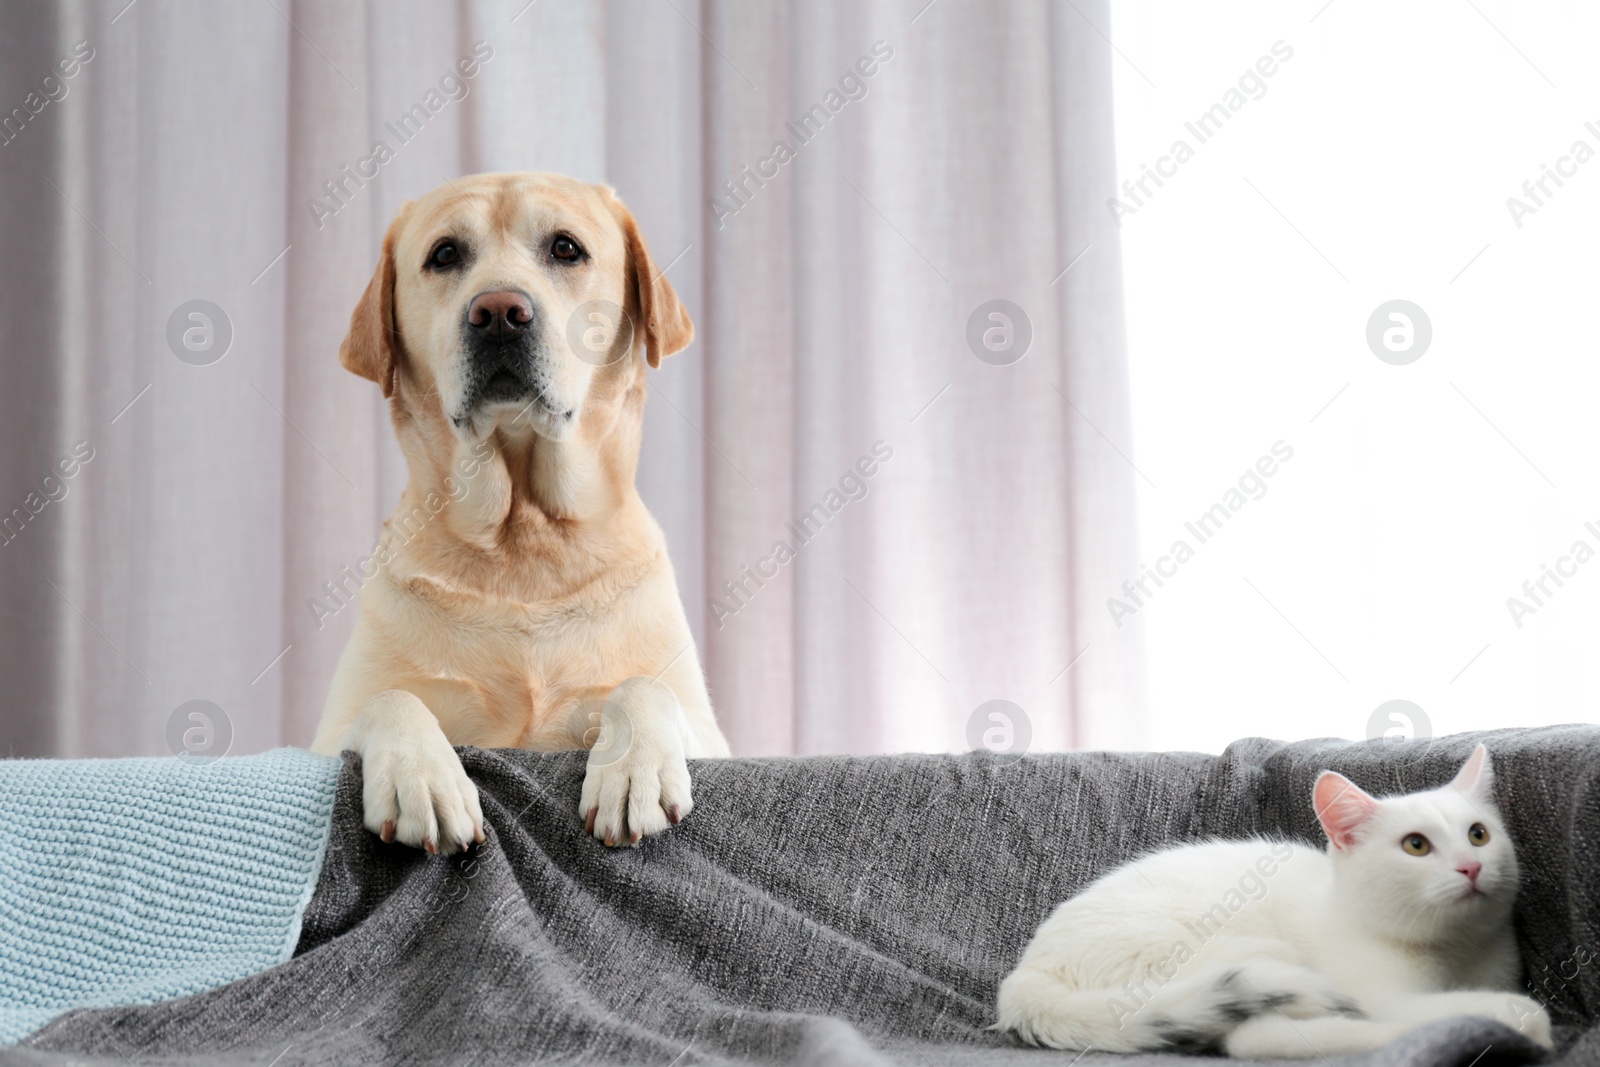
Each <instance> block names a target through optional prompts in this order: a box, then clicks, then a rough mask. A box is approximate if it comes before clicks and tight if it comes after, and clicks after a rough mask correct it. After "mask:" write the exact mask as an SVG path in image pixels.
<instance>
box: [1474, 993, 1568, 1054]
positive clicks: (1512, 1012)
mask: <svg viewBox="0 0 1600 1067" xmlns="http://www.w3.org/2000/svg"><path fill="white" fill-rule="evenodd" d="M1486 995H1488V996H1493V997H1494V998H1495V1000H1496V1001H1497V1002H1498V1005H1497V1012H1496V1014H1494V1015H1491V1016H1490V1018H1493V1019H1498V1020H1499V1021H1500V1022H1503V1023H1505V1024H1506V1025H1507V1026H1509V1027H1511V1029H1513V1030H1515V1031H1516V1032H1517V1033H1519V1034H1521V1035H1522V1036H1523V1037H1526V1038H1527V1039H1528V1040H1530V1041H1532V1042H1534V1043H1535V1044H1538V1045H1542V1046H1544V1047H1545V1048H1554V1047H1555V1042H1554V1040H1553V1039H1552V1038H1551V1036H1550V1013H1549V1012H1547V1011H1545V1010H1544V1005H1542V1004H1540V1003H1539V1002H1538V1001H1537V1000H1534V999H1533V998H1532V997H1525V996H1522V995H1521V994H1519V993H1493V994H1486Z"/></svg>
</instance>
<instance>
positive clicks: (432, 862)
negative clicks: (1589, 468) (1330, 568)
mask: <svg viewBox="0 0 1600 1067" xmlns="http://www.w3.org/2000/svg"><path fill="white" fill-rule="evenodd" d="M1478 740H1483V741H1485V742H1487V744H1488V745H1489V748H1490V749H1491V751H1492V752H1493V753H1494V757H1495V770H1496V778H1497V783H1498V790H1499V799H1500V805H1501V808H1502V810H1503V811H1504V813H1505V815H1506V817H1507V819H1508V821H1509V823H1510V826H1511V829H1512V832H1513V834H1514V835H1515V837H1516V841H1517V845H1518V851H1519V854H1520V856H1521V858H1522V861H1523V868H1524V872H1525V873H1524V884H1523V889H1522V895H1521V898H1520V903H1519V906H1518V909H1517V921H1518V926H1519V930H1520V934H1521V939H1522V944H1523V951H1524V956H1525V959H1526V961H1527V964H1528V975H1529V981H1530V986H1531V990H1532V992H1533V994H1534V995H1535V996H1537V997H1538V998H1539V999H1540V1000H1541V1001H1543V1002H1545V1003H1546V1004H1548V1005H1549V1007H1550V1009H1551V1010H1552V1012H1553V1014H1554V1016H1555V1018H1556V1021H1557V1022H1558V1024H1560V1026H1559V1029H1558V1034H1559V1038H1560V1040H1561V1042H1562V1051H1561V1054H1560V1055H1559V1056H1558V1062H1560V1063H1562V1064H1600V1028H1597V1027H1596V1026H1595V1022H1596V1009H1597V1008H1600V943H1597V940H1596V936H1595V933H1596V931H1595V925H1594V924H1595V921H1596V919H1600V914H1597V911H1596V902H1597V897H1600V862H1597V858H1596V857H1597V847H1600V840H1597V838H1600V794H1597V790H1596V783H1597V780H1600V775H1597V768H1600V729H1594V728H1587V727H1559V728H1550V729H1541V730H1506V731H1498V732H1494V733H1489V734H1481V735H1463V736H1460V737H1452V738H1446V739H1441V740H1438V741H1436V742H1433V743H1432V744H1431V745H1428V744H1426V743H1419V742H1410V743H1405V744H1399V745H1396V744H1393V743H1385V742H1366V743H1362V744H1348V743H1344V742H1331V741H1308V742H1301V743H1297V744H1283V743H1280V742H1273V741H1264V740H1257V739H1253V740H1247V741H1241V742H1238V743H1236V744H1234V745H1232V746H1230V747H1229V749H1228V750H1227V751H1226V752H1225V753H1224V754H1223V755H1221V756H1219V757H1213V756H1204V755H1198V754H1189V753H1179V754H1148V755H1110V754H1103V753H1082V754H1066V755H1046V756H1035V757H1028V758H1025V759H1022V760H1021V761H1016V762H1007V761H1004V760H1001V759H998V758H995V757H992V756H989V755H972V756H897V757H882V758H805V759H743V760H727V761H707V762H701V763H698V764H697V765H696V766H695V767H694V776H695V800H696V806H695V811H694V814H693V815H692V816H690V818H689V819H687V820H686V821H685V822H684V824H683V825H682V826H680V827H678V828H677V829H675V830H673V831H671V832H670V833H667V834H665V835H663V836H661V837H659V838H656V839H653V840H650V841H647V842H646V843H644V844H643V845H642V846H641V847H639V848H636V849H631V850H619V851H608V850H606V849H604V848H602V847H600V846H599V845H597V844H596V843H595V842H594V841H593V840H591V839H590V838H587V837H585V836H584V835H583V833H582V826H581V824H580V822H579V820H578V818H577V815H576V808H577V797H578V788H579V784H580V782H581V780H582V775H583V757H582V755H581V754H578V753H568V754H560V755H540V754H534V753H526V752H518V751H483V750H478V749H465V750H463V758H464V760H465V762H466V766H467V770H468V771H469V772H470V773H471V775H472V777H473V778H474V779H475V780H476V781H477V783H478V785H479V787H480V789H481V790H482V793H483V807H484V814H485V816H486V817H487V820H488V823H489V826H490V831H489V843H488V844H487V845H486V846H484V847H482V848H480V849H479V850H478V851H477V853H475V854H474V855H471V856H468V857H455V858H450V859H445V858H431V857H428V856H426V855H424V854H422V853H419V852H415V851H412V850H409V849H405V848H401V847H398V846H386V845H383V844H381V843H380V842H378V841H377V840H376V839H375V838H374V837H373V836H371V835H370V834H368V833H367V832H366V831H365V830H363V829H362V827H361V820H360V815H359V810H358V806H359V798H360V796H361V786H360V771H359V767H358V766H357V765H354V764H347V765H346V767H345V769H344V772H343V779H342V780H341V782H340V788H339V798H338V801H337V803H336V805H335V812H334V828H333V844H332V845H331V851H330V853H329V856H328V860H327V864H326V866H325V868H324V870H323V873H322V877H321V882H320V885H319V888H318V890H317V893H316V896H315V898H314V900H313V901H312V903H311V905H310V908H309V910H308V911H307V914H306V916H305V924H304V933H303V937H302V941H301V944H300V948H299V951H298V953H297V954H296V956H295V958H294V959H292V960H291V961H290V962H288V963H286V964H284V965H282V966H280V967H276V968H274V969H272V970H270V971H267V972H265V973H262V974H258V975H255V976H253V977H250V978H246V979H244V980H242V981H238V982H235V983H233V984H231V985H228V986H224V987H222V988H220V989H216V990H213V991H211V992H209V993H203V994H200V995H198V996H193V997H188V998H185V999H182V1000H176V1001H168V1002H165V1003H161V1004H156V1005H150V1006H144V1007H131V1008H115V1009H101V1010H96V1011H79V1012H74V1013H72V1014H69V1015H66V1016H63V1017H62V1018H60V1019H58V1020H56V1021H55V1022H54V1023H52V1024H50V1025H49V1026H47V1027H46V1028H45V1029H43V1030H42V1031H40V1032H39V1033H37V1034H35V1035H34V1036H32V1037H31V1038H29V1039H28V1040H27V1041H26V1042H24V1043H23V1044H22V1045H21V1046H18V1047H16V1048H12V1049H5V1050H0V1064H5V1065H11V1064H69V1063H78V1064H81V1063H91V1062H92V1063H103V1064H125V1063H137V1064H167V1063H171V1064H176V1063H184V1064H255V1065H259V1067H268V1065H272V1067H290V1065H293V1064H330V1065H332V1064H337V1065H350V1064H377V1063H393V1064H443V1063H463V1064H469V1063H470V1064H502V1063H503V1064H525V1063H552V1064H557V1063H559V1064H608V1065H609V1064H629V1065H632V1064H638V1065H648V1067H692V1065H710V1064H723V1065H732V1064H782V1065H795V1067H799V1065H808V1067H809V1065H817V1067H884V1065H889V1064H898V1065H909V1067H946V1065H951V1067H953V1065H965V1064H974V1065H976V1064H984V1065H989V1064H996V1065H1009V1064H1039V1065H1056V1067H1067V1065H1068V1064H1070V1063H1072V1062H1073V1056H1074V1054H1071V1053H1059V1052H1046V1051H1039V1050H1031V1049H1023V1048H1019V1047H1016V1046H1014V1045H1012V1044H1011V1043H1010V1042H1009V1041H1008V1040H1007V1039H1006V1038H1005V1037H1003V1036H1001V1035H999V1034H997V1033H994V1032H992V1031H990V1030H988V1029H986V1028H987V1027H988V1025H989V1024H990V1022H991V1021H992V1016H993V1005H994V996H995V989H996V986H997V984H998V983H999V981H1000V979H1001V977H1003V976H1004V975H1005V973H1006V972H1007V971H1008V970H1009V969H1010V968H1011V966H1012V965H1013V964H1014V963H1015V961H1016V959H1017V957H1018V955H1019V953H1020V951H1021V949H1022V947H1023V945H1024V944H1025V943H1026V942H1027V940H1028V938H1029V937H1030V936H1031V934H1032V933H1033V931H1034V929H1035V927H1036V926H1037V925H1038V924H1039V922H1040V921H1041V920H1042V919H1043V918H1044V917H1045V915H1046V914H1047V913H1048V912H1049V911H1050V909H1051V908H1052V907H1053V906H1054V905H1055V904H1056V903H1057V902H1058V901H1060V900H1061V899H1063V898H1065V897H1067V896H1069V895H1070V894H1072V893H1073V892H1074V891H1076V890H1078V889H1079V888H1081V887H1082V886H1083V885H1085V884H1086V883H1087V882H1089V881H1090V880H1091V879H1093V878H1094V877H1095V876H1096V875H1098V874H1099V873H1101V872H1102V871H1104V870H1106V869H1107V868H1109V867H1112V866H1114V865H1116V864H1119V863H1122V862H1123V861H1125V860H1128V859H1130V858H1132V857H1134V856H1137V855H1139V854H1140V853H1141V852H1144V851H1146V850H1149V849H1151V848H1154V847H1156V846H1159V845H1163V844H1166V843H1169V842H1176V841H1192V840H1196V839H1200V838H1206V837H1211V836H1223V837H1231V836H1242V835H1248V834H1269V835H1285V836H1288V837H1291V838H1298V839H1300V840H1303V841H1307V842H1318V843H1320V841H1319V831H1318V830H1317V826H1316V822H1315V820H1314V818H1313V816H1312V813H1311V810H1310V803H1309V796H1310V791H1311V783H1312V780H1313V778H1314V777H1315V775H1316V773H1317V772H1318V771H1320V770H1321V769H1323V768H1325V767H1331V768H1334V769H1336V770H1339V771H1342V772H1344V773H1345V774H1348V775H1349V776H1350V777H1351V778H1353V779H1355V780H1356V781H1357V782H1358V783H1359V784H1361V785H1362V786H1364V787H1366V788H1367V789H1369V790H1372V791H1375V792H1400V791H1406V790H1412V789H1419V788H1423V787H1427V786H1432V785H1436V784H1439V783H1441V782H1443V781H1446V780H1447V779H1448V778H1449V777H1450V776H1451V775H1452V774H1453V773H1454V771H1455V769H1456V766H1457V765H1458V764H1459V762H1460V761H1461V760H1462V759H1464V758H1465V757H1466V755H1467V753H1468V752H1469V751H1470V750H1471V747H1472V745H1473V744H1474V743H1476V742H1477V741H1478ZM1480 1057H1481V1058H1480ZM1538 1058H1539V1056H1538V1053H1537V1050H1536V1049H1534V1048H1533V1047H1532V1046H1530V1045H1529V1044H1527V1043H1526V1042H1524V1041H1523V1040H1522V1039H1521V1038H1520V1037H1519V1036H1518V1035H1516V1034H1514V1033H1513V1032H1511V1031H1510V1030H1508V1029H1504V1028H1501V1027H1499V1026H1497V1025H1495V1024H1492V1023H1489V1022H1487V1021H1483V1022H1476V1021H1471V1020H1459V1021H1455V1022H1450V1023H1444V1024H1439V1025H1435V1026H1432V1027H1429V1028H1427V1029H1424V1030H1421V1031H1417V1032H1415V1033H1413V1034H1412V1035H1410V1036H1409V1037H1407V1038H1406V1039H1404V1040H1402V1041H1401V1042H1398V1043H1396V1044H1395V1045H1392V1046H1390V1047H1389V1048H1387V1049H1385V1050H1383V1051H1381V1052H1379V1053H1377V1054H1376V1055H1373V1056H1369V1057H1364V1058H1361V1059H1359V1060H1357V1061H1355V1062H1360V1063H1364V1064H1371V1065H1399V1064H1425V1065H1441V1067H1442V1065H1458V1067H1468V1065H1471V1064H1477V1065H1478V1067H1491V1065H1493V1064H1513V1063H1525V1062H1533V1061H1535V1060H1537V1059H1538ZM1183 1060H1184V1057H1179V1056H1168V1055H1162V1056H1144V1057H1117V1056H1109V1055H1100V1054H1096V1053H1090V1054H1089V1055H1087V1056H1085V1057H1083V1059H1082V1062H1083V1063H1084V1064H1086V1065H1088V1064H1101V1063H1124V1064H1141V1065H1142V1064H1149V1063H1178V1062H1182V1061H1183ZM1311 1062H1321V1061H1311Z"/></svg>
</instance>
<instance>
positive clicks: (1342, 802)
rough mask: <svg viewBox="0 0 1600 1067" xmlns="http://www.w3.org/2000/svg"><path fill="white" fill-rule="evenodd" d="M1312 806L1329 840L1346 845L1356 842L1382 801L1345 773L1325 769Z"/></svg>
mask: <svg viewBox="0 0 1600 1067" xmlns="http://www.w3.org/2000/svg"><path fill="white" fill-rule="evenodd" d="M1311 806H1312V807H1313V808H1315V809H1316V812H1317V821H1318V822H1320V823H1322V831H1323V833H1325V834H1327V835H1328V841H1329V842H1330V843H1331V844H1332V845H1333V847H1334V848H1337V849H1346V848H1349V847H1350V846H1351V845H1353V844H1355V843H1356V832H1357V831H1358V830H1360V829H1361V827H1362V825H1364V824H1365V823H1366V821H1367V820H1368V819H1370V818H1372V814H1373V812H1375V811H1377V810H1378V801H1377V800H1376V799H1375V798H1373V797H1372V796H1371V794H1369V793H1367V792H1366V791H1364V790H1363V789H1362V788H1361V787H1360V786H1359V785H1356V784H1355V783H1354V782H1352V781H1351V780H1350V779H1348V778H1346V777H1345V776H1344V775H1342V774H1338V773H1336V772H1334V771H1323V772H1322V774H1320V775H1319V776H1318V777H1317V786H1316V788H1315V789H1313V790H1312V791H1311Z"/></svg>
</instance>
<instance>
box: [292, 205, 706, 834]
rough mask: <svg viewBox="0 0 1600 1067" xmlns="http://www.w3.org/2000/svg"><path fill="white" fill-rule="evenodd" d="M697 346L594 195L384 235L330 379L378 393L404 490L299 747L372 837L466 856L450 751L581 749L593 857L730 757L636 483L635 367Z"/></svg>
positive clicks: (654, 274) (463, 809) (645, 827)
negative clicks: (366, 382)
mask: <svg viewBox="0 0 1600 1067" xmlns="http://www.w3.org/2000/svg"><path fill="white" fill-rule="evenodd" d="M693 338H694V326H693V324H692V323H691V322H690V321H689V316H688V314H687V312H686V311H685V310H684V308H683V305H682V304H681V303H679V301H678V297H677V294H676V293H675V292H673V289H672V286H671V285H670V284H669V283H668V282H667V280H666V279H665V278H663V277H661V276H660V274H659V272H658V271H657V270H656V268H655V266H654V264H653V263H652V262H651V259H650V253H649V251H648V250H647V249H646V248H645V243H644V239H643V238H642V237H641V236H640V235H639V228H638V226H637V225H636V224H635V223H634V220H633V216H632V215H631V214H629V212H628V209H627V208H626V207H624V206H623V205H622V202H621V201H620V200H618V199H617V197H616V194H614V193H613V192H612V191H611V190H610V189H609V188H606V187H604V186H595V185H588V184H586V183H583V182H578V181H574V180H573V179H570V178H565V177H561V176H559V175H553V174H482V175H477V176H475V177H471V178H463V179H461V180H459V181H454V182H449V183H447V184H446V185H444V186H442V187H440V188H438V189H436V190H434V191H433V192H431V193H429V194H428V195H426V196H424V197H422V198H421V199H420V200H417V201H414V202H412V203H408V204H407V205H406V206H405V207H404V208H402V209H401V211H400V214H399V215H398V216H397V217H396V218H395V220H394V222H393V223H392V224H390V226H389V232H388V234H387V236H386V237H385V238H384V242H383V255H382V258H381V259H380V261H379V263H378V269H377V272H376V273H375V274H374V275H373V277H372V281H371V283H370V284H369V285H368V286H367V290H366V293H365V295H363V296H362V298H361V302H360V303H359V304H358V305H357V307H356V310H355V313H354V314H353V315H352V316H351V318H350V334H349V336H348V337H346V338H345V341H344V344H343V346H342V347H341V348H340V350H339V359H340V361H341V362H342V363H343V364H344V366H345V367H346V368H347V369H349V370H351V371H354V372H355V373H356V374H359V375H362V376H363V377H366V378H370V379H372V380H373V381H374V382H377V383H378V384H379V385H380V386H382V387H383V395H384V396H385V397H387V398H389V410H390V414H391V417H392V419H393V421H394V428H395V433H396V435H397V436H398V437H399V439H400V446H401V448H402V450H403V451H404V452H405V457H406V462H407V465H408V466H409V468H410V483H409V484H408V485H407V487H406V490H405V494H404V495H403V496H402V497H401V499H400V506H399V507H398V508H397V509H396V511H395V512H394V514H393V515H391V516H390V517H389V519H388V521H387V522H385V523H384V529H383V534H382V536H381V538H380V540H379V543H378V548H377V551H376V553H375V555H374V561H375V563H376V564H378V566H377V567H376V573H375V574H374V576H373V577H371V579H370V580H368V581H367V582H366V584H365V585H364V586H363V587H362V590H361V608H360V616H359V618H358V620H357V622H356V629H355V634H354V636H353V637H352V638H351V641H350V644H349V646H348V647H347V648H346V649H345V651H344V655H343V657H342V658H341V659H340V661H339V666H338V670H337V672H336V674H335V676H334V680H333V686H332V689H331V691H330V692H329V694H328V703H327V706H326V707H325V708H324V709H323V713H322V722H321V725H320V726H319V727H318V730H317V736H316V740H315V741H314V743H313V744H312V748H313V749H314V750H316V751H318V752H325V753H337V752H339V751H341V750H343V749H353V750H355V751H356V752H357V753H359V754H360V755H361V759H362V766H363V774H364V777H365V783H366V790H365V796H364V798H363V800H364V803H365V809H366V810H365V822H366V826H367V828H368V829H370V830H372V831H374V832H375V833H378V834H381V835H382V837H383V839H384V840H385V841H391V840H398V841H402V842H404V843H406V844H409V845H413V846H418V847H421V848H425V849H427V850H428V851H429V852H453V851H457V850H461V849H465V848H467V847H468V846H469V844H470V843H471V842H473V841H475V840H476V841H480V842H481V841H482V840H483V839H484V837H483V814H482V811H481V809H480V807H479V804H478V794H477V789H476V788H475V787H474V786H473V784H472V782H471V780H470V779H468V778H467V776H466V773H465V772H464V771H463V770H462V767H461V762H460V760H459V759H458V758H457V757H456V754H455V752H454V751H453V750H452V749H451V746H452V745H482V746H490V747H517V748H529V749H537V750H540V751H554V750H560V749H571V748H588V749H589V750H590V751H589V757H588V767H587V773H586V775H585V778H584V783H583V794H582V797H581V799H580V801H579V804H578V813H579V817H580V818H583V819H584V820H585V827H586V830H587V832H590V833H592V834H593V835H594V836H595V837H597V838H599V839H600V840H602V841H604V842H605V843H606V844H607V845H617V844H634V843H637V842H638V841H639V839H640V838H641V837H642V836H644V835H646V834H653V833H657V832H659V831H661V830H664V829H666V828H667V827H668V826H669V825H673V824H676V823H677V822H678V821H679V820H680V819H682V818H683V817H684V816H686V815H688V814H689V809H690V808H691V807H692V806H693V801H692V799H691V797H690V789H689V769H688V764H687V763H686V762H685V761H686V759H688V758H689V757H694V756H726V755H727V754H728V744H727V742H726V741H725V740H724V739H723V737H722V732H721V731H720V730H719V729H718V727H717V722H716V718H715V717H714V716H713V714H712V711H711V701H710V698H709V697H708V696H707V693H706V686H705V680H704V678H703V677H702V675H701V671H700V662H699V657H698V656H697V655H696V654H695V649H694V642H693V639H692V637H691V635H690V631H689V625H688V621H687V620H686V618H685V617H684V612H683V605H682V603H681V602H680V600H679V598H678V588H677V584H676V581H675V579H674V577H673V572H672V564H671V562H670V561H669V560H668V559H667V550H666V542H665V538H664V537H663V536H662V533H661V529H660V527H659V526H657V525H656V522H655V520H654V519H653V518H652V517H651V516H650V513H649V512H648V511H647V510H646V509H645V506H644V504H643V502H641V501H640V499H639V494H638V492H637V491H636V490H635V488H634V484H633V480H634V470H635V468H636V467H637V466H638V460H639V436H640V428H641V425H642V421H643V413H644V400H645V367H644V364H645V362H646V360H648V362H649V364H650V366H652V367H656V366H659V365H660V362H661V360H662V358H663V357H665V356H668V355H671V354H672V353H674V352H677V351H679V350H681V349H682V348H684V347H685V346H687V345H688V344H689V342H690V341H691V340H692V339H693ZM641 354H642V357H643V358H641Z"/></svg>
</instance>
